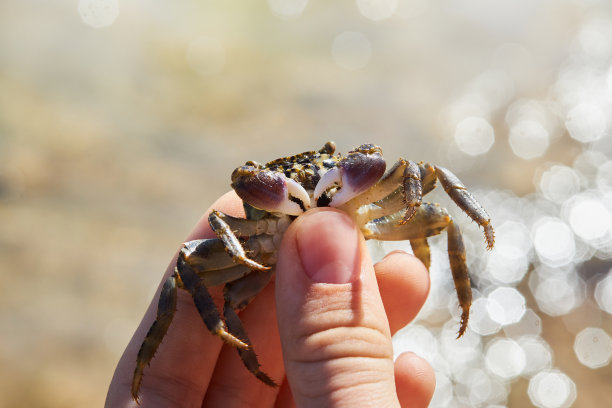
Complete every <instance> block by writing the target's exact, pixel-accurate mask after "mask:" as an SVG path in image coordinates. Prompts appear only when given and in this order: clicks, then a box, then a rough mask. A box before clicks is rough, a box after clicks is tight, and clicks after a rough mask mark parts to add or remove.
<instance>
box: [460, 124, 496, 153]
mask: <svg viewBox="0 0 612 408" xmlns="http://www.w3.org/2000/svg"><path fill="white" fill-rule="evenodd" d="M494 142H495V132H494V130H493V127H492V126H491V124H489V122H487V121H486V120H485V119H483V118H479V117H468V118H465V119H463V120H462V121H461V122H459V123H458V124H457V127H456V129H455V143H456V144H457V146H458V147H459V149H460V150H461V151H463V152H464V153H467V154H469V155H470V156H478V155H481V154H484V153H486V152H488V151H489V149H491V147H492V146H493V143H494Z"/></svg>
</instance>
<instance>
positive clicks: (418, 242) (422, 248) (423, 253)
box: [410, 238, 431, 270]
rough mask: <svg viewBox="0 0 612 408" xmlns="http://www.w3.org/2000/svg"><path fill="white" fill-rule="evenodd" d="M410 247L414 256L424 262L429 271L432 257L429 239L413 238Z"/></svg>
mask: <svg viewBox="0 0 612 408" xmlns="http://www.w3.org/2000/svg"><path fill="white" fill-rule="evenodd" d="M410 246H411V247H412V252H413V253H414V256H416V257H417V258H419V260H420V261H421V262H423V265H425V268H427V270H429V267H430V265H431V255H430V251H429V244H428V243H427V238H413V239H411V240H410Z"/></svg>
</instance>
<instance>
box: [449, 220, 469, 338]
mask: <svg viewBox="0 0 612 408" xmlns="http://www.w3.org/2000/svg"><path fill="white" fill-rule="evenodd" d="M446 234H447V237H448V259H449V260H450V268H451V272H452V273H453V282H454V283H455V291H456V292H457V298H458V299H459V306H460V307H461V310H462V312H461V324H460V326H459V333H457V338H459V337H461V336H463V333H465V330H466V329H467V324H468V320H469V318H470V306H471V305H472V287H471V285H470V275H469V273H468V268H467V264H466V263H465V247H464V246H463V238H462V237H461V231H460V230H459V227H457V226H456V225H455V223H454V222H452V221H451V222H450V223H449V224H448V227H447V228H446Z"/></svg>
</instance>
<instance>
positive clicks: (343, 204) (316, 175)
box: [131, 142, 495, 402]
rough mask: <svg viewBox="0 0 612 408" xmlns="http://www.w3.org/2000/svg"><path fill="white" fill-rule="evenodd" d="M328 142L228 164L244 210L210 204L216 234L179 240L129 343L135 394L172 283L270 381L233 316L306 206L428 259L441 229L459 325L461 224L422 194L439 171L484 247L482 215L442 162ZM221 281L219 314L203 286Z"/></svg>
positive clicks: (167, 308) (164, 325) (463, 280)
mask: <svg viewBox="0 0 612 408" xmlns="http://www.w3.org/2000/svg"><path fill="white" fill-rule="evenodd" d="M335 150H336V146H335V144H334V143H333V142H328V143H326V144H325V145H324V146H323V148H321V149H320V150H318V151H309V152H304V153H301V154H297V155H294V156H290V157H284V158H280V159H277V160H273V161H271V162H269V163H266V164H264V165H261V164H259V163H256V162H253V161H248V162H246V163H245V165H244V166H241V167H238V168H237V169H236V170H234V172H233V173H232V183H231V186H232V188H233V189H234V190H235V192H236V193H237V194H238V196H239V197H240V198H241V199H242V201H243V206H244V210H245V214H246V218H236V217H232V216H230V215H227V214H224V213H222V212H220V211H216V210H213V211H212V212H211V213H210V216H209V217H208V222H209V224H210V227H211V228H212V230H213V231H214V233H215V235H216V236H217V238H213V239H196V240H193V241H189V242H186V243H185V244H183V247H182V249H181V250H180V253H179V256H178V260H177V264H176V268H175V270H174V273H173V274H172V275H171V276H170V277H169V278H168V279H167V280H166V281H165V283H164V285H163V287H162V290H161V293H160V296H159V303H158V308H157V317H156V320H155V321H154V322H153V325H152V326H151V328H150V329H149V331H148V333H147V335H146V337H145V339H144V341H143V343H142V346H141V347H140V350H139V352H138V357H137V361H136V369H135V371H134V377H133V381H132V389H131V393H132V397H133V398H134V400H136V401H137V402H138V401H139V399H138V394H139V390H140V385H141V382H142V377H143V372H144V369H145V367H146V366H147V365H148V364H149V363H150V362H151V360H152V359H153V356H154V355H155V352H156V350H157V348H158V346H159V344H160V343H161V341H162V339H163V338H164V336H165V334H166V332H167V330H168V327H169V326H170V323H171V322H172V318H173V316H174V313H175V311H176V301H177V290H178V289H182V290H186V291H187V292H189V293H190V294H191V295H192V297H193V300H194V303H195V306H196V308H197V309H198V312H199V313H200V315H201V317H202V320H203V321H204V324H205V325H206V327H207V328H208V330H209V331H210V332H211V333H212V334H214V335H216V336H218V337H220V338H221V339H222V340H223V341H224V342H226V343H228V344H230V345H232V346H234V347H235V348H236V350H237V351H238V354H239V356H240V358H241V359H242V361H243V363H244V365H245V366H246V368H247V369H248V370H249V371H250V372H251V373H253V375H255V377H257V378H258V379H259V380H260V381H262V382H263V383H265V384H267V385H270V386H276V385H277V384H276V383H275V382H274V381H273V380H272V379H271V378H270V377H269V376H268V375H267V374H265V373H264V372H263V371H262V370H261V369H260V364H259V362H258V360H257V356H256V354H255V352H254V350H253V347H252V344H251V342H250V340H249V338H248V336H247V334H246V331H245V329H244V327H243V326H242V323H241V321H240V319H239V317H238V314H237V313H238V312H239V311H240V310H242V309H244V308H245V307H246V306H247V305H248V304H249V302H250V301H251V300H253V299H254V298H255V296H256V295H257V294H258V293H259V292H260V291H261V290H262V289H263V288H264V287H265V286H266V285H267V284H268V282H269V281H270V280H271V279H272V277H273V275H274V265H275V264H276V255H277V250H278V248H279V247H280V243H281V240H282V237H283V233H284V232H285V231H286V230H287V228H288V227H289V225H290V224H291V222H292V221H293V220H294V219H295V218H297V217H298V216H299V215H300V214H302V213H303V212H305V211H308V209H310V208H314V207H326V206H329V207H334V208H336V209H339V210H342V211H344V212H346V213H347V214H348V215H349V216H350V217H351V218H352V219H353V220H354V221H355V224H356V225H357V226H358V227H359V229H360V230H361V232H362V233H363V236H364V237H365V239H376V240H387V241H398V240H402V241H403V240H408V241H410V245H411V247H412V250H413V252H414V255H415V256H416V257H417V258H419V259H420V260H421V261H422V262H423V264H425V266H426V267H427V268H428V269H429V266H430V250H429V245H428V243H427V238H428V237H431V236H434V235H437V234H440V233H441V232H442V231H443V230H446V233H447V238H448V257H449V260H450V269H451V272H452V276H453V281H454V284H455V290H456V292H457V297H458V299H459V306H460V308H461V321H460V327H459V332H458V336H457V338H459V337H461V336H462V335H463V334H464V333H465V331H466V329H467V324H468V319H469V312H470V306H471V303H472V290H471V287H470V277H469V274H468V268H467V265H466V261H465V249H464V246H463V240H462V237H461V232H460V231H459V228H458V227H457V225H455V223H454V222H453V220H452V218H451V217H450V215H449V214H448V211H447V210H446V209H444V208H443V207H441V206H440V205H438V204H435V203H428V202H423V201H422V197H423V196H424V195H426V194H427V193H429V192H430V191H432V190H433V189H434V188H435V187H436V181H439V182H440V184H441V185H442V187H443V188H444V190H445V191H446V193H447V194H448V196H449V197H450V198H451V199H452V200H453V201H454V202H455V203H456V204H457V206H459V207H460V208H461V209H462V210H463V211H464V212H465V213H466V214H467V215H468V216H469V217H470V218H472V220H474V221H476V223H477V224H478V225H479V226H481V227H482V228H483V230H484V237H485V241H486V246H487V249H492V248H493V244H494V242H495V237H494V231H493V227H492V225H491V220H490V218H489V215H488V214H487V213H486V211H485V210H484V209H483V208H482V206H481V205H480V204H479V203H478V202H477V201H476V200H475V199H474V197H473V196H472V195H471V194H470V193H469V192H468V191H467V189H466V188H465V186H464V185H463V184H462V183H461V181H459V179H458V178H457V177H456V176H455V175H454V174H453V173H451V172H450V171H449V170H447V169H445V168H443V167H440V166H434V165H431V164H428V163H423V162H421V163H415V162H413V161H410V160H405V159H401V158H400V159H399V160H397V161H396V162H395V164H394V165H393V166H392V167H391V168H390V169H389V170H386V167H387V166H386V162H385V160H384V159H383V157H382V150H381V149H380V148H379V147H378V146H375V145H373V144H364V145H361V146H359V147H357V148H355V149H354V150H352V151H350V152H349V153H348V154H347V155H346V156H343V155H341V154H336V153H335ZM218 285H224V289H223V294H224V305H223V317H222V316H221V312H220V311H219V310H218V308H217V306H216V305H215V302H214V301H213V299H212V297H211V295H210V293H209V291H208V288H210V287H213V286H218Z"/></svg>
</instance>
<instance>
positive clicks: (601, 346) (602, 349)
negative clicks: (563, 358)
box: [574, 327, 612, 368]
mask: <svg viewBox="0 0 612 408" xmlns="http://www.w3.org/2000/svg"><path fill="white" fill-rule="evenodd" d="M574 352H575V353H576V357H578V360H579V361H580V362H581V363H582V364H584V365H585V366H587V367H589V368H599V367H603V366H606V365H608V364H609V363H610V359H612V337H610V335H609V334H608V333H606V332H605V331H604V330H603V329H601V328H598V327H587V328H586V329H584V330H582V331H581V332H580V333H578V334H577V335H576V340H575V341H574Z"/></svg>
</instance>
